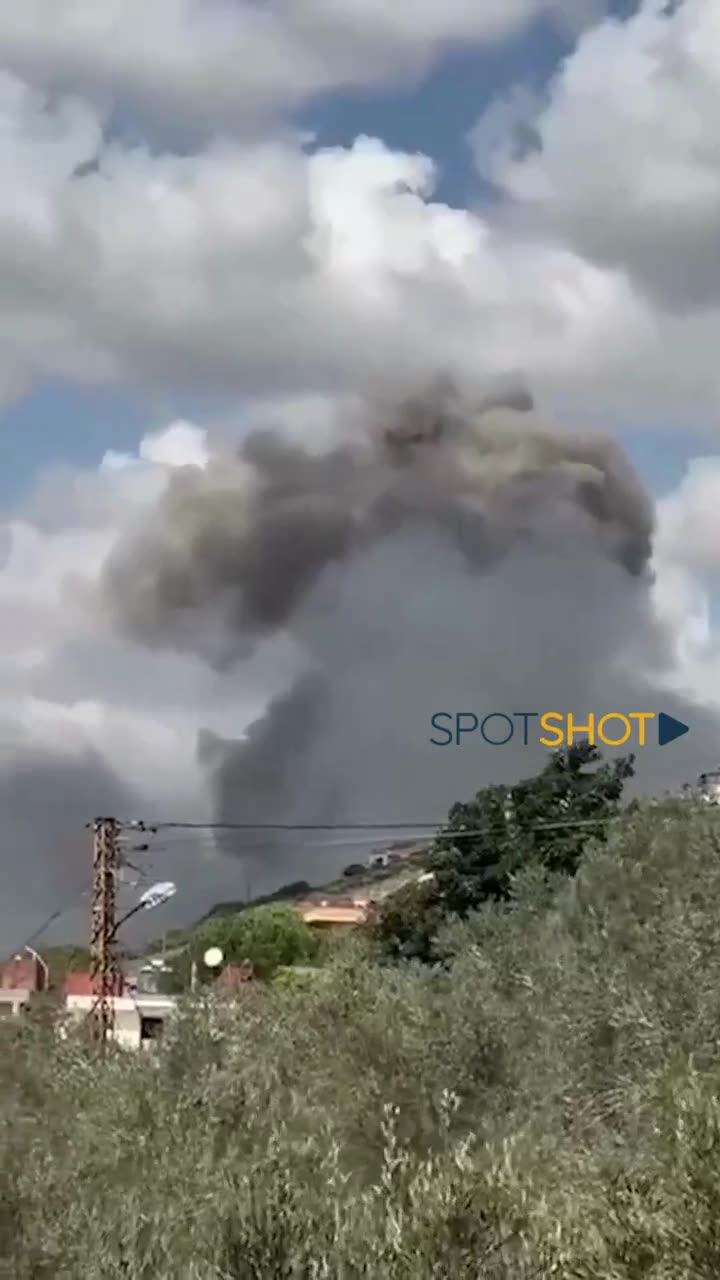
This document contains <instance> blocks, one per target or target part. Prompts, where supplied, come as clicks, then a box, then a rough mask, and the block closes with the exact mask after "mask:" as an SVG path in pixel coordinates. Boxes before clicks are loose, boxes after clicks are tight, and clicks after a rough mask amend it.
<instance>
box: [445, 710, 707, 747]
mask: <svg viewBox="0 0 720 1280" xmlns="http://www.w3.org/2000/svg"><path fill="white" fill-rule="evenodd" d="M432 730H433V732H432V735H431V737H430V741H431V743H432V745H433V746H435V747H450V746H456V747H459V746H461V745H462V744H463V743H465V742H468V741H473V742H475V743H477V742H478V740H479V741H480V742H482V743H483V744H485V745H487V746H489V747H506V746H508V744H509V743H511V742H514V743H515V745H522V746H524V747H527V746H528V745H529V744H530V743H533V744H535V743H538V742H539V743H540V745H541V746H543V747H554V748H558V747H571V746H572V745H573V743H574V742H577V741H578V740H583V741H586V742H591V743H592V744H593V745H594V746H604V747H624V746H627V745H632V746H633V747H635V746H638V747H646V746H651V745H652V746H654V745H657V746H659V747H665V746H667V745H668V743H669V742H674V741H675V739H676V738H681V737H682V736H683V734H685V733H688V731H689V726H688V725H686V724H683V722H682V720H676V719H675V717H674V716H670V715H667V713H666V712H664V711H605V712H599V713H598V712H594V711H593V712H590V713H589V714H587V715H583V716H573V715H571V714H568V713H565V712H562V711H512V712H505V711H492V712H490V713H489V714H488V715H478V714H477V713H476V712H475V711H436V712H435V714H434V716H433V717H432Z"/></svg>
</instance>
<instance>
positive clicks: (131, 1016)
mask: <svg viewBox="0 0 720 1280" xmlns="http://www.w3.org/2000/svg"><path fill="white" fill-rule="evenodd" d="M112 1001H113V1012H114V1022H115V1033H114V1038H115V1040H116V1042H117V1043H118V1044H119V1045H121V1046H122V1047H123V1048H125V1049H148V1048H150V1047H151V1045H152V1044H153V1042H155V1041H156V1040H158V1039H159V1038H160V1037H161V1035H162V1033H163V1031H164V1029H165V1025H166V1023H167V1021H168V1019H169V1018H171V1017H172V1016H173V1015H174V1013H175V1011H176V1008H177V999H176V997H175V996H165V995H157V994H156V993H154V992H149V991H143V992H141V991H133V990H132V989H131V987H130V986H129V985H128V983H127V982H126V981H125V979H124V978H123V977H122V976H119V978H118V983H117V990H116V993H115V994H114V995H113V996H112ZM94 1006H95V994H94V990H93V981H92V978H91V976H90V974H89V973H69V974H68V975H67V978H66V979H65V1009H66V1011H67V1013H68V1014H70V1016H71V1017H73V1018H75V1019H76V1020H77V1021H82V1020H83V1018H88V1017H89V1016H90V1014H91V1013H92V1010H93V1008H94Z"/></svg>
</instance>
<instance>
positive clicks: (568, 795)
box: [430, 742, 634, 915]
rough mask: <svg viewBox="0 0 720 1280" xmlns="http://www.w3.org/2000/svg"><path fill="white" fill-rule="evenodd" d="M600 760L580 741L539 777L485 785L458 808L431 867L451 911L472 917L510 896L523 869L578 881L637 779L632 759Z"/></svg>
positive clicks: (560, 753) (554, 759) (552, 759)
mask: <svg viewBox="0 0 720 1280" xmlns="http://www.w3.org/2000/svg"><path fill="white" fill-rule="evenodd" d="M601 761H602V756H601V755H600V752H599V751H598V749H597V747H595V746H593V744H592V743H589V742H579V743H575V744H574V745H573V746H571V747H565V748H562V749H561V750H559V751H555V752H553V754H552V755H551V756H550V759H549V760H548V763H547V764H546V765H545V768H544V769H542V771H541V772H540V773H539V774H537V775H536V776H535V777H533V778H526V779H524V780H523V781H522V782H518V783H516V785H515V786H513V787H497V786H493V787H485V788H483V789H482V790H481V791H478V792H477V794H476V795H475V797H474V799H473V800H471V801H470V802H469V803H467V804H456V805H454V806H453V808H452V809H451V810H450V814H449V816H448V823H447V827H448V834H447V835H444V836H443V837H441V838H440V839H439V840H438V841H437V842H436V844H435V847H434V851H433V855H432V858H431V863H430V865H431V867H432V870H433V871H434V872H435V884H436V887H437V893H438V895H439V896H440V897H441V898H442V899H443V901H444V903H445V907H446V910H447V911H448V912H454V913H457V914H458V915H465V914H467V912H468V911H471V910H472V909H473V908H474V907H477V906H479V905H480V903H481V902H484V901H485V900H486V899H488V898H504V897H507V895H508V892H509V890H510V885H511V882H512V876H513V874H514V873H515V872H516V871H518V870H519V869H520V867H523V866H528V865H538V864H539V865H540V866H542V867H543V868H545V869H546V870H547V871H549V872H561V873H564V874H565V875H573V874H574V873H575V871H576V870H577V866H578V863H579V861H580V858H581V856H582V851H583V849H584V848H585V845H586V843H587V841H588V839H590V838H591V837H594V838H595V839H600V840H602V839H604V838H605V827H606V820H607V819H609V818H611V817H613V816H614V815H615V814H616V813H617V812H618V810H619V806H620V801H621V799H622V794H623V788H624V784H625V782H626V780H627V779H628V778H631V777H632V776H633V774H634V767H633V765H634V757H633V756H629V757H619V758H618V759H616V760H614V761H613V762H612V764H607V763H606V764H603V763H601ZM589 766H599V767H596V768H592V767H589ZM464 831H467V832H468V833H469V834H468V835H467V836H464V835H462V832H464Z"/></svg>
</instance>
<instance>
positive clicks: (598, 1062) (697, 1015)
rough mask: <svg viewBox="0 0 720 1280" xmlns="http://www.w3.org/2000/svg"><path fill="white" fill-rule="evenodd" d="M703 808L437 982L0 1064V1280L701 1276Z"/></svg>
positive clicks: (510, 910) (537, 889) (449, 953)
mask: <svg viewBox="0 0 720 1280" xmlns="http://www.w3.org/2000/svg"><path fill="white" fill-rule="evenodd" d="M719 837H720V818H716V817H715V816H714V815H713V814H711V813H708V812H707V811H705V812H702V813H700V812H695V811H693V810H692V808H691V807H690V806H685V807H683V806H680V805H678V806H677V807H676V808H674V809H673V808H668V807H665V808H661V807H655V808H649V809H647V810H644V811H640V812H639V813H636V814H634V815H632V816H631V817H629V818H628V819H626V820H625V822H624V823H622V824H618V825H617V826H616V827H615V828H614V829H613V831H611V832H610V834H609V836H608V840H607V843H606V844H605V845H604V846H596V847H595V848H594V849H590V850H589V851H588V852H586V854H585V856H584V858H583V861H582V863H581V866H580V870H579V872H578V874H577V876H576V878H575V879H574V880H573V881H570V882H567V881H565V882H563V883H560V884H558V885H557V886H555V887H553V886H552V885H550V886H549V885H548V883H547V881H546V880H545V879H543V878H542V877H541V876H540V873H539V872H537V871H536V872H533V873H527V874H526V875H525V876H524V878H522V879H521V880H520V881H518V882H517V883H516V885H515V890H514V897H513V900H512V901H511V902H510V903H509V904H498V905H489V906H487V907H486V908H485V909H484V910H483V911H482V912H480V913H478V914H476V915H475V916H473V917H471V918H470V919H469V920H467V921H465V922H462V923H460V922H457V923H455V924H453V925H450V926H448V927H447V928H446V929H445V932H444V934H443V936H442V937H441V938H440V940H439V950H440V954H441V955H442V957H443V960H444V963H443V964H441V965H438V966H437V967H436V968H433V967H431V966H421V965H419V964H418V965H415V964H413V963H406V964H404V965H400V966H391V967H387V968H380V967H377V966H376V965H375V963H374V962H373V960H372V958H371V955H370V954H367V953H365V951H364V949H363V947H362V946H360V945H359V944H358V945H357V946H348V948H347V949H346V950H345V951H344V952H343V953H342V954H338V955H337V956H336V957H335V959H334V960H333V962H332V966H331V970H330V972H329V974H328V976H327V979H326V980H324V981H322V982H320V983H316V984H310V985H308V986H307V989H304V988H303V986H302V985H301V986H300V987H296V988H295V989H291V990H283V989H282V988H275V987H264V986H259V985H258V986H257V987H255V988H254V989H251V988H248V989H247V990H246V991H245V992H244V993H243V995H242V998H240V999H239V1000H238V1001H237V1003H236V1004H235V1005H226V1006H221V1005H218V1004H214V1003H213V1002H212V1001H211V1000H210V998H208V997H205V996H203V997H201V999H200V1001H199V1002H198V1003H197V1004H195V1005H193V1004H191V1003H188V1004H187V1006H186V1007H185V1008H184V1010H183V1012H182V1015H181V1017H180V1018H179V1020H178V1022H177V1025H176V1027H175V1029H174V1031H173V1033H172V1034H171V1035H170V1036H169V1037H168V1039H167V1041H166V1043H165V1045H164V1046H163V1047H162V1049H161V1051H160V1057H159V1058H158V1059H153V1058H151V1057H148V1056H147V1055H144V1054H142V1055H140V1054H138V1055H123V1054H121V1053H120V1052H117V1053H112V1054H111V1055H110V1056H109V1057H108V1059H107V1060H106V1061H104V1062H102V1061H99V1060H97V1058H94V1057H93V1056H92V1055H91V1054H90V1053H89V1052H88V1050H87V1048H86V1047H84V1046H83V1045H82V1044H80V1043H79V1042H78V1041H75V1040H74V1039H72V1038H70V1039H69V1040H66V1041H59V1040H57V1039H56V1038H54V1037H53V1036H52V1034H51V1033H50V1032H49V1031H48V1030H47V1029H46V1028H44V1027H42V1026H38V1027H30V1026H28V1027H24V1028H23V1029H22V1030H17V1029H14V1030H13V1033H12V1034H11V1033H10V1029H9V1028H6V1029H4V1031H3V1035H7V1037H8V1039H7V1045H5V1044H4V1045H3V1050H4V1051H3V1053H2V1055H1V1056H0V1108H1V1122H2V1128H1V1129H0V1143H1V1149H0V1206H2V1207H1V1208H0V1258H1V1259H2V1262H0V1274H2V1275H3V1277H4V1278H7V1280H36V1278H40V1277H48V1278H49V1280H50V1278H51V1280H115V1278H116V1277H117V1278H118V1280H119V1278H120V1277H122V1278H123V1280H221V1278H222V1280H255V1278H258V1280H260V1278H262V1280H272V1278H273V1277H288V1278H290V1277H298V1278H300V1277H302V1278H305V1277H307V1278H308V1280H309V1278H311V1277H327V1278H328V1280H331V1278H332V1280H335V1278H336V1277H337V1278H339V1280H354V1278H355V1277H368V1280H385V1278H390V1277H392V1278H395V1277H397V1278H398V1280H430V1278H431V1277H437V1278H438V1280H440V1278H441V1277H442V1278H443V1280H444V1278H445V1277H459V1278H460V1280H463V1278H465V1280H470V1278H471V1277H472V1278H473V1280H476V1278H477V1277H487V1278H488V1280H531V1277H532V1278H533V1280H539V1278H544V1277H548V1278H549V1277H558V1276H559V1277H568V1278H574V1280H599V1278H601V1280H641V1278H646V1280H695V1278H697V1280H711V1277H712V1280H717V1276H718V1275H720V838H719Z"/></svg>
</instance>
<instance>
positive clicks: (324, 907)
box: [298, 898, 371, 933]
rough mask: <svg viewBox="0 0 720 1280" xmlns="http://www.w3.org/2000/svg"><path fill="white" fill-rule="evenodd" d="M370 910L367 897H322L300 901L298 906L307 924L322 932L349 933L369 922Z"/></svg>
mask: <svg viewBox="0 0 720 1280" xmlns="http://www.w3.org/2000/svg"><path fill="white" fill-rule="evenodd" d="M370 910H371V907H370V903H369V902H368V901H367V899H356V900H354V901H353V900H352V899H351V900H349V901H348V900H346V899H341V900H338V899H336V898H322V899H321V900H320V901H319V902H313V901H310V902H303V903H300V905H299V907H298V911H299V912H300V915H301V916H302V919H303V920H304V921H305V924H307V925H309V926H310V928H311V929H317V930H318V931H319V932H322V933H329V932H331V933H348V932H350V931H352V930H353V929H356V928H357V927H358V926H359V925H363V924H366V923H367V921H368V919H369V914H370Z"/></svg>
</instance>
